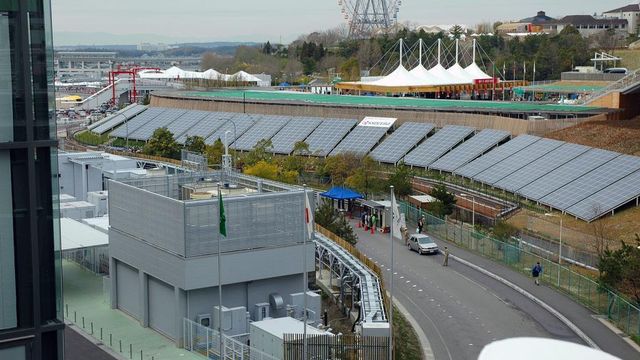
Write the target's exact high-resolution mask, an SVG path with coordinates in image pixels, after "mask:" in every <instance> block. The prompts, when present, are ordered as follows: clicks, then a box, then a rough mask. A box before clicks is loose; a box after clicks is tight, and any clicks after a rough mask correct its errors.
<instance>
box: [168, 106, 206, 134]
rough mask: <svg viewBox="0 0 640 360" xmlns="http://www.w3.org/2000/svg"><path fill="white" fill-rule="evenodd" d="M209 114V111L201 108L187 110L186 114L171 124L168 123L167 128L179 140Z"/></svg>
mask: <svg viewBox="0 0 640 360" xmlns="http://www.w3.org/2000/svg"><path fill="white" fill-rule="evenodd" d="M209 114H210V113H209V112H207V111H200V110H190V111H187V112H186V113H184V115H182V116H181V117H179V118H177V119H176V120H175V121H174V122H172V123H171V124H169V125H167V130H169V131H171V133H172V134H173V136H174V137H175V138H176V140H177V139H179V138H181V137H182V135H183V134H184V133H186V132H187V131H188V130H189V129H191V128H192V127H193V126H195V125H196V124H197V123H199V122H200V121H201V120H202V119H204V118H205V117H206V116H207V115H209Z"/></svg>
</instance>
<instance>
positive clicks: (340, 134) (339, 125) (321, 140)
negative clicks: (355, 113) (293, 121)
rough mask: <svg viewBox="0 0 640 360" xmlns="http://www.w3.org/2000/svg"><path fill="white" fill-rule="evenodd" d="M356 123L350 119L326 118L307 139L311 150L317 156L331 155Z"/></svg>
mask: <svg viewBox="0 0 640 360" xmlns="http://www.w3.org/2000/svg"><path fill="white" fill-rule="evenodd" d="M356 124H357V121H355V120H350V119H325V120H324V121H322V124H320V126H318V127H317V128H316V129H315V130H314V131H313V132H312V133H311V135H309V137H307V139H306V140H305V142H306V143H307V145H309V151H310V152H311V153H312V154H313V155H316V156H327V155H329V153H330V152H331V150H333V148H335V147H336V146H337V145H338V143H340V141H341V140H342V139H344V137H345V136H347V134H348V133H349V131H351V129H353V127H354V126H355V125H356Z"/></svg>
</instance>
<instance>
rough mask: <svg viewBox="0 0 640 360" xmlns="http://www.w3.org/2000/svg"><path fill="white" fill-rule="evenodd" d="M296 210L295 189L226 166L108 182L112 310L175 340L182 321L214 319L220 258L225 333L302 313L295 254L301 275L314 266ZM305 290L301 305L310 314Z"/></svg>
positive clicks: (300, 209)
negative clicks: (222, 227)
mask: <svg viewBox="0 0 640 360" xmlns="http://www.w3.org/2000/svg"><path fill="white" fill-rule="evenodd" d="M219 183H222V194H223V203H224V210H225V215H226V231H227V236H226V237H224V236H221V235H220V234H219V230H220V229H219V205H220V204H219V202H218V198H217V195H216V193H217V186H218V184H219ZM308 196H309V197H310V199H311V198H312V196H311V192H309V193H308ZM304 207H305V201H304V195H303V191H302V189H301V188H297V187H290V186H286V185H283V184H279V183H275V182H269V181H266V180H265V181H263V180H260V179H257V178H253V177H248V176H244V175H240V174H233V173H232V174H227V175H222V174H221V173H219V172H218V173H209V174H206V175H205V176H203V175H202V174H200V175H194V174H180V175H167V176H159V177H151V178H142V179H128V180H122V181H109V217H110V229H109V254H110V265H109V267H110V269H111V270H110V297H111V305H112V307H113V308H117V309H120V310H121V311H123V312H125V313H127V314H129V315H131V316H132V317H134V318H135V319H137V320H138V321H139V322H140V324H141V325H142V326H145V327H146V326H148V327H151V328H153V329H155V330H156V331H158V332H160V333H162V334H164V335H165V336H167V337H169V338H171V339H173V340H175V341H176V343H177V344H178V345H181V343H182V332H183V319H184V318H188V319H191V320H193V321H198V322H201V323H204V324H207V325H213V324H214V323H217V321H216V312H217V310H216V309H217V306H218V287H219V285H220V284H219V283H218V270H217V268H218V259H220V266H221V269H222V270H221V272H220V274H221V276H220V278H221V285H222V294H223V300H222V306H223V309H224V311H225V314H224V315H223V324H225V325H224V326H223V327H224V329H223V330H224V331H225V334H229V333H234V332H235V333H238V332H242V331H245V333H247V332H248V322H249V321H255V320H262V318H265V317H281V316H287V315H292V313H293V314H295V313H296V310H298V311H299V313H301V311H302V310H301V308H300V306H299V300H300V299H299V298H300V297H299V296H298V295H300V294H301V293H302V285H303V277H302V276H303V275H302V274H303V258H304V257H303V254H306V257H307V258H306V273H309V272H313V271H314V244H313V243H312V242H307V246H306V248H305V247H304V245H303V239H304V237H305V228H306V222H305V220H304ZM218 246H220V249H221V251H220V254H219V255H220V256H218V250H217V249H218ZM314 295H315V294H314ZM314 295H311V294H310V295H308V299H309V300H310V301H309V303H310V306H308V309H314V310H313V311H312V314H310V318H312V319H314V318H315V319H316V320H317V319H319V315H320V314H319V313H320V311H319V306H320V301H319V296H317V295H315V296H314ZM296 304H298V305H297V306H296ZM212 315H213V316H212ZM227 315H228V316H227ZM232 328H233V329H232Z"/></svg>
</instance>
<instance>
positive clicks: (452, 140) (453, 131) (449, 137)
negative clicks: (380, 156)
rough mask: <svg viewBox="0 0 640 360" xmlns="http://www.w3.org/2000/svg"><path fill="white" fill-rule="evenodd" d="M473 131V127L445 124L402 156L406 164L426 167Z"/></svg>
mask: <svg viewBox="0 0 640 360" xmlns="http://www.w3.org/2000/svg"><path fill="white" fill-rule="evenodd" d="M473 131H474V129H473V128H472V127H468V126H458V125H449V126H445V127H443V128H442V129H440V131H438V132H437V133H436V134H435V135H433V136H432V137H430V138H428V139H427V141H425V142H423V143H422V144H420V145H418V147H417V148H415V149H414V150H413V151H411V152H410V153H408V154H407V156H405V158H404V162H405V163H406V164H407V165H412V166H420V167H424V168H426V167H428V166H429V165H431V164H432V163H433V162H434V161H436V160H438V158H440V157H442V156H443V155H444V154H446V153H447V152H448V151H449V150H451V149H453V148H454V147H455V146H456V145H458V144H459V143H461V142H462V141H464V139H466V138H467V137H468V136H469V135H471V134H472V133H473Z"/></svg>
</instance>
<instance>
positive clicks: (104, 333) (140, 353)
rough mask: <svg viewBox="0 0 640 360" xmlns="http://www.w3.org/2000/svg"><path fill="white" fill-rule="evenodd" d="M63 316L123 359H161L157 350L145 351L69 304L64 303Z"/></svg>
mask: <svg viewBox="0 0 640 360" xmlns="http://www.w3.org/2000/svg"><path fill="white" fill-rule="evenodd" d="M64 318H65V319H66V320H67V321H69V322H72V323H74V324H75V325H76V326H77V327H79V328H81V329H82V330H83V331H84V332H85V333H87V334H89V335H91V336H92V337H93V338H95V339H96V340H100V341H101V342H102V343H103V344H104V345H105V346H108V347H109V348H110V349H111V350H113V351H114V352H116V353H118V354H119V355H120V356H121V357H122V358H123V359H130V360H162V359H161V358H160V357H159V356H158V355H156V354H157V352H155V351H153V352H150V351H149V350H146V351H145V350H144V349H142V348H141V347H140V346H138V345H134V344H133V343H132V342H130V341H128V340H127V337H126V336H123V335H122V334H121V333H119V332H117V331H115V330H114V329H110V328H108V327H104V326H102V325H101V324H100V323H99V322H98V321H96V320H95V319H93V318H91V317H89V316H88V315H86V314H83V313H82V312H81V311H79V310H77V309H74V308H73V307H71V306H69V304H65V306H64Z"/></svg>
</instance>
